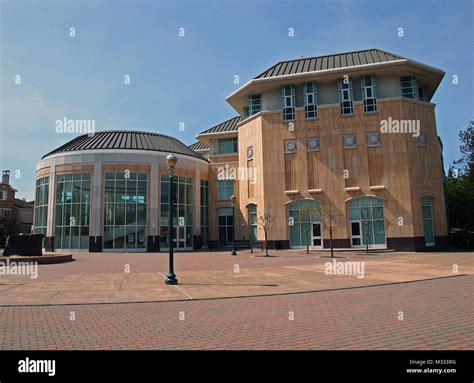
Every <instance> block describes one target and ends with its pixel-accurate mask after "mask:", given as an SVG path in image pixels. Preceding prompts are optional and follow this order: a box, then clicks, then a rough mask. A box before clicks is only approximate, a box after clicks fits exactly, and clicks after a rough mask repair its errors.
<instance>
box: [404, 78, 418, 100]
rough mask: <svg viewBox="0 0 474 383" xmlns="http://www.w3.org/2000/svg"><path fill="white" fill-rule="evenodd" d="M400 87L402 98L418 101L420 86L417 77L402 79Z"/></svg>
mask: <svg viewBox="0 0 474 383" xmlns="http://www.w3.org/2000/svg"><path fill="white" fill-rule="evenodd" d="M400 86H401V89H402V97H407V98H412V99H415V100H417V99H418V86H417V84H416V77H415V76H405V77H400Z"/></svg>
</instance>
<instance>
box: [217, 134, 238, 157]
mask: <svg viewBox="0 0 474 383" xmlns="http://www.w3.org/2000/svg"><path fill="white" fill-rule="evenodd" d="M217 153H218V154H228V153H237V137H232V138H221V139H220V140H218V141H217Z"/></svg>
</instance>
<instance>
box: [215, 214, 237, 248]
mask: <svg viewBox="0 0 474 383" xmlns="http://www.w3.org/2000/svg"><path fill="white" fill-rule="evenodd" d="M217 218H218V224H219V247H225V246H230V245H231V244H232V241H233V238H234V214H233V209H232V208H231V207H221V208H219V209H218V210H217Z"/></svg>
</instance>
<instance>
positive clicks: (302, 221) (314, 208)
mask: <svg viewBox="0 0 474 383" xmlns="http://www.w3.org/2000/svg"><path fill="white" fill-rule="evenodd" d="M320 207H321V203H320V202H319V201H317V200H300V201H294V202H291V203H289V204H288V224H289V227H290V246H291V247H300V246H306V244H307V243H309V245H310V246H312V247H322V227H321V210H320Z"/></svg>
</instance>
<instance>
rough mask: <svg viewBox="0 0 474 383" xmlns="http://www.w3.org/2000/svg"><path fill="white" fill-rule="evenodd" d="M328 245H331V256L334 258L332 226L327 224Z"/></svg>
mask: <svg viewBox="0 0 474 383" xmlns="http://www.w3.org/2000/svg"><path fill="white" fill-rule="evenodd" d="M329 246H330V247H331V258H334V250H333V247H332V226H329Z"/></svg>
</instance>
